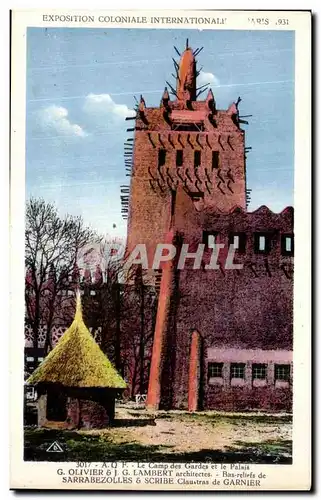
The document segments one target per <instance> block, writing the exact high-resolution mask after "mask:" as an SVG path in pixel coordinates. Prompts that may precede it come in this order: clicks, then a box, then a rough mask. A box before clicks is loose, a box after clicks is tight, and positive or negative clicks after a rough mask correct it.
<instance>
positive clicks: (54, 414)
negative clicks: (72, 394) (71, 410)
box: [47, 389, 67, 422]
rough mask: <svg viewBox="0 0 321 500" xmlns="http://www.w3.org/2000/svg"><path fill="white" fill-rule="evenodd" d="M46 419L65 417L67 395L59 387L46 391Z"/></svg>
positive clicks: (56, 420)
mask: <svg viewBox="0 0 321 500" xmlns="http://www.w3.org/2000/svg"><path fill="white" fill-rule="evenodd" d="M47 419H48V420H53V421H55V422H64V421H65V420H66V419H67V395H66V394H65V393H64V391H62V390H61V389H60V390H54V389H51V390H50V391H48V393H47Z"/></svg>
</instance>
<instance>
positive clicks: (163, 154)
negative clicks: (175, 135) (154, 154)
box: [158, 149, 166, 167]
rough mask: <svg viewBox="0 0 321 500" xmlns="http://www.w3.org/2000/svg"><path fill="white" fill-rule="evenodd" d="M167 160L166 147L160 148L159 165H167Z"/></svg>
mask: <svg viewBox="0 0 321 500" xmlns="http://www.w3.org/2000/svg"><path fill="white" fill-rule="evenodd" d="M165 162H166V149H159V150H158V166H159V167H161V166H162V165H165Z"/></svg>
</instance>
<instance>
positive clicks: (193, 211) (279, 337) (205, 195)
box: [123, 44, 294, 411]
mask: <svg viewBox="0 0 321 500" xmlns="http://www.w3.org/2000/svg"><path fill="white" fill-rule="evenodd" d="M199 52H200V49H196V50H195V51H193V50H192V49H191V48H190V47H189V46H188V44H186V49H185V50H184V52H183V53H182V54H181V55H180V61H179V63H176V61H174V65H175V70H176V88H173V87H172V86H171V85H170V84H169V83H167V85H168V88H169V89H170V91H171V94H172V95H173V98H172V99H171V98H170V95H169V92H168V90H167V88H165V91H164V93H163V96H162V99H161V103H160V106H159V107H157V108H148V107H146V104H145V101H144V99H143V97H141V99H140V102H139V103H138V105H137V115H136V117H134V118H133V119H134V120H135V122H134V123H135V125H134V127H133V131H134V141H133V145H132V146H129V149H130V151H129V153H126V155H128V157H130V156H132V157H133V165H132V179H131V187H130V189H128V188H126V187H124V190H123V199H124V204H123V210H124V212H127V209H128V218H129V221H128V251H130V252H131V251H132V250H133V248H134V247H135V246H136V245H137V244H145V245H146V246H147V248H148V257H149V268H151V266H152V262H153V256H154V250H155V246H156V245H157V244H158V243H175V245H176V248H177V250H178V252H177V254H178V253H180V245H181V244H184V245H185V246H186V245H187V246H188V251H189V252H190V254H194V255H195V252H196V250H197V249H198V248H201V249H202V248H204V253H203V255H202V260H201V266H200V267H197V268H194V267H193V263H194V261H193V260H192V258H189V259H187V262H186V263H184V266H183V267H181V266H177V265H176V262H175V261H173V260H172V261H170V260H168V261H166V262H163V265H162V269H161V272H160V273H159V274H157V273H156V271H155V283H156V284H159V283H160V289H159V297H158V306H157V316H156V323H155V329H154V338H153V351H152V359H151V365H150V375H149V386H148V394H147V406H148V407H149V408H150V409H159V408H163V409H169V408H176V409H189V410H190V411H196V410H199V409H201V408H203V409H221V410H222V409H223V410H224V409H225V410H233V411H234V410H240V411H246V410H249V409H251V410H268V411H280V410H281V411H289V410H290V409H291V404H292V373H293V370H292V366H293V364H292V345H293V344H292V340H293V337H292V335H293V302H292V297H293V252H294V234H293V216H294V212H293V209H292V208H291V207H287V208H285V209H284V210H283V211H282V212H280V213H279V214H275V213H273V212H272V211H271V210H270V209H269V208H268V207H265V206H261V207H260V208H258V209H257V210H255V211H254V212H248V211H247V201H248V191H247V188H246V168H245V153H246V151H247V148H246V147H245V137H244V131H243V130H242V129H241V124H242V123H244V121H243V120H241V117H240V116H239V111H238V104H239V99H238V100H237V102H235V103H233V104H232V105H231V106H230V107H229V108H228V109H227V110H223V111H222V110H218V109H217V108H216V103H215V99H214V95H213V93H212V91H211V90H210V89H208V88H207V86H206V85H205V86H202V87H197V76H198V71H197V68H196V57H197V56H198V54H199ZM203 93H204V95H205V96H206V99H205V100H198V98H199V97H200V96H201V95H202V94H203ZM126 161H127V164H128V163H129V161H131V160H129V161H128V160H127V156H126ZM130 165H131V164H130ZM130 165H129V166H130ZM126 205H127V207H126ZM210 240H211V243H213V241H215V243H219V244H222V247H223V248H222V251H220V254H219V259H218V266H217V268H216V269H214V268H209V267H208V263H209V260H210V258H211V250H210V244H209V243H210ZM200 244H203V245H202V247H200ZM231 244H233V247H234V248H235V249H236V250H235V259H236V260H235V262H236V263H237V266H238V267H237V268H234V269H231V268H227V267H226V266H225V263H226V252H227V249H228V247H229V246H230V245H231ZM150 274H151V275H152V274H153V271H150Z"/></svg>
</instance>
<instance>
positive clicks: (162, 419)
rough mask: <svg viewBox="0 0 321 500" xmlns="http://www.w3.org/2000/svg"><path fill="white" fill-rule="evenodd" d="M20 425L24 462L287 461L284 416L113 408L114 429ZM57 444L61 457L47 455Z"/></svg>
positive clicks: (288, 433) (287, 425)
mask: <svg viewBox="0 0 321 500" xmlns="http://www.w3.org/2000/svg"><path fill="white" fill-rule="evenodd" d="M55 427H56V428H50V429H38V428H37V427H35V426H26V427H25V460H46V461H87V462H88V461H106V462H107V461H114V460H122V461H124V460H128V461H140V462H143V461H161V462H166V461H167V462H169V461H177V462H185V461H194V462H203V461H213V462H227V463H232V462H247V463H291V461H292V441H291V433H292V417H291V416H290V415H288V414H283V415H267V414H261V413H242V414H240V413H219V412H213V411H211V412H201V413H188V412H183V411H170V412H161V411H158V412H154V413H151V412H148V411H147V410H145V409H144V408H140V409H139V408H137V407H131V406H130V405H125V406H119V407H118V408H117V409H116V421H115V425H114V427H110V428H108V429H103V430H90V431H89V430H88V431H85V430H79V431H76V430H62V429H61V428H60V429H59V425H56V426H55ZM54 441H57V442H58V443H59V444H60V446H61V448H62V449H63V453H59V452H47V451H46V450H47V448H48V447H49V446H50V445H51V444H52V443H53V442H54Z"/></svg>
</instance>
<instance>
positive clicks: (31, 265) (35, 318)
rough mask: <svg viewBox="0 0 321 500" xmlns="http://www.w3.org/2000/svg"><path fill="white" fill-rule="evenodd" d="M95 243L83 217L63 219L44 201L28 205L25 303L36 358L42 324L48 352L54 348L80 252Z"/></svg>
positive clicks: (93, 233) (93, 235)
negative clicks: (55, 330) (56, 323)
mask: <svg viewBox="0 0 321 500" xmlns="http://www.w3.org/2000/svg"><path fill="white" fill-rule="evenodd" d="M92 241H99V237H98V236H97V234H96V233H95V232H94V231H92V230H91V229H90V228H87V227H85V226H84V223H83V220H82V218H81V217H73V216H70V215H66V216H65V217H64V218H61V217H60V216H59V214H58V211H57V209H56V207H55V206H54V205H53V204H51V203H46V202H45V201H44V200H43V199H35V198H31V199H30V200H29V201H28V202H27V206H26V229H25V266H26V271H27V273H26V288H25V302H26V313H27V318H28V322H29V324H30V326H31V328H32V332H33V346H34V348H35V357H37V354H36V353H37V348H38V341H39V328H40V325H41V324H42V323H45V324H46V327H47V328H46V342H45V353H47V352H48V351H49V350H50V349H51V347H52V342H51V328H52V325H53V323H54V321H55V317H56V315H57V313H58V312H59V313H60V312H61V311H62V310H63V301H64V297H65V294H64V292H65V291H66V288H67V289H68V286H70V283H72V281H73V277H74V276H73V274H74V272H75V266H76V264H77V258H78V253H79V251H80V250H81V248H82V247H83V246H84V245H86V244H87V243H89V242H92ZM35 361H36V362H37V359H36V360H35Z"/></svg>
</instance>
